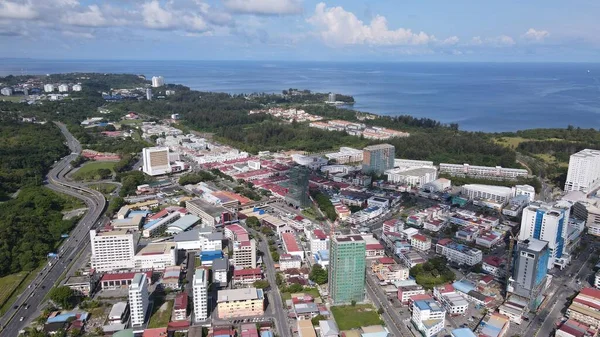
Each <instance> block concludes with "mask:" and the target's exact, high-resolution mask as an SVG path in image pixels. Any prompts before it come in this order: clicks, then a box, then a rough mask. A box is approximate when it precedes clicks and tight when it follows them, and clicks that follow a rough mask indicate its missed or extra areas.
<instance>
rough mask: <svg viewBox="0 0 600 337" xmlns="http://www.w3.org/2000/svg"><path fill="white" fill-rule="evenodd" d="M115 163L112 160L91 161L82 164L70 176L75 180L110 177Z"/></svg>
mask: <svg viewBox="0 0 600 337" xmlns="http://www.w3.org/2000/svg"><path fill="white" fill-rule="evenodd" d="M116 164H117V163H116V162H113V161H91V162H87V163H85V164H83V166H81V168H79V169H78V170H77V171H75V173H73V175H72V177H73V179H75V180H104V179H110V178H111V177H112V175H113V173H114V167H115V165H116Z"/></svg>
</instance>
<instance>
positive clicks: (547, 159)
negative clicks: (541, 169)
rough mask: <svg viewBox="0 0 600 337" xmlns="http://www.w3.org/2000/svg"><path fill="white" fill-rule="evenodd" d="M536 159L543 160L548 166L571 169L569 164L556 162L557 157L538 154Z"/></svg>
mask: <svg viewBox="0 0 600 337" xmlns="http://www.w3.org/2000/svg"><path fill="white" fill-rule="evenodd" d="M535 157H536V158H538V159H540V160H542V161H543V162H544V163H546V164H553V165H558V166H559V167H569V163H561V162H558V161H557V160H556V157H554V156H553V155H551V154H547V153H539V154H536V155H535Z"/></svg>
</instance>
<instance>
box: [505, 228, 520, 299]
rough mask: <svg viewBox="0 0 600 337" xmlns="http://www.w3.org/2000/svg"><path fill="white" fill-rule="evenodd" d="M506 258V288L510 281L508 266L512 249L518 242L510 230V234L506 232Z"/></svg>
mask: <svg viewBox="0 0 600 337" xmlns="http://www.w3.org/2000/svg"><path fill="white" fill-rule="evenodd" d="M508 240H509V241H508V252H507V253H508V258H507V259H506V275H505V276H506V288H505V289H507V288H508V284H509V281H510V274H511V273H510V264H511V262H512V257H513V249H514V246H515V242H516V241H518V237H516V236H515V235H514V234H513V232H512V230H510V232H508Z"/></svg>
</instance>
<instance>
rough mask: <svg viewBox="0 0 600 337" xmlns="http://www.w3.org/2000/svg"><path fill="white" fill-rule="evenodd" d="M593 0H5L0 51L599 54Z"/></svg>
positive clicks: (495, 57)
mask: <svg viewBox="0 0 600 337" xmlns="http://www.w3.org/2000/svg"><path fill="white" fill-rule="evenodd" d="M599 17H600V1H598V0H571V1H564V0H527V1H523V0H519V1H517V0H502V1H500V0H483V1H482V0H453V1H448V0H325V1H312V0H0V58H24V57H27V58H41V59H95V60H102V59H119V60H121V59H131V60H294V61H296V60H298V61H301V60H306V61H309V60H314V61H444V62H446V61H447V62H454V61H456V62H473V61H492V62H502V61H506V62H529V61H530V62H544V61H547V62H597V61H598V55H600V34H599V33H600V19H599Z"/></svg>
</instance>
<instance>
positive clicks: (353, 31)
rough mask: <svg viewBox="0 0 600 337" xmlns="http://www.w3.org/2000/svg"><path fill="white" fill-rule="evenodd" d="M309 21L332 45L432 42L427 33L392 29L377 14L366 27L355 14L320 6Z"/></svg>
mask: <svg viewBox="0 0 600 337" xmlns="http://www.w3.org/2000/svg"><path fill="white" fill-rule="evenodd" d="M307 21H308V22H309V23H310V24H312V25H314V26H315V27H316V28H317V29H318V33H319V35H320V36H321V38H322V39H323V41H325V42H326V43H328V44H332V45H358V44H368V45H423V44H427V43H429V42H431V41H433V39H432V37H430V36H429V35H428V34H426V33H424V32H419V33H413V32H412V30H410V29H404V28H398V29H396V30H390V29H389V28H388V23H387V20H386V18H385V17H383V16H381V15H377V16H375V17H374V18H373V20H371V23H370V24H368V25H367V24H364V23H363V22H362V21H361V20H359V19H358V18H357V17H356V15H354V14H353V13H351V12H348V11H346V10H344V8H342V7H331V8H326V5H325V3H322V2H321V3H319V4H317V7H316V9H315V13H314V15H313V16H312V17H310V18H308V19H307Z"/></svg>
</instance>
